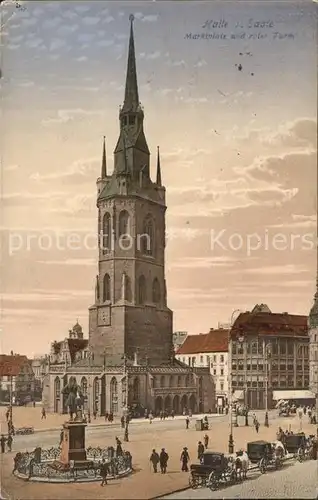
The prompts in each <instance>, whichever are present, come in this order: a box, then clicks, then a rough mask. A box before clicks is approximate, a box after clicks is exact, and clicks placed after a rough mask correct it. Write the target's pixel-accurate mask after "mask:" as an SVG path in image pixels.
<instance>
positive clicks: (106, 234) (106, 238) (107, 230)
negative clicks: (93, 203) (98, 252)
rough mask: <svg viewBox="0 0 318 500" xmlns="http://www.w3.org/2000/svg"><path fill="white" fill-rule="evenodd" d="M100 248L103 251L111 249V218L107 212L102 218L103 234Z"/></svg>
mask: <svg viewBox="0 0 318 500" xmlns="http://www.w3.org/2000/svg"><path fill="white" fill-rule="evenodd" d="M102 236H103V237H102V249H103V252H104V253H106V252H109V251H110V249H111V219H110V214H109V213H108V212H106V213H105V215H104V218H103V235H102Z"/></svg>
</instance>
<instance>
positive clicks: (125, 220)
mask: <svg viewBox="0 0 318 500" xmlns="http://www.w3.org/2000/svg"><path fill="white" fill-rule="evenodd" d="M129 221H130V218H129V213H128V212H127V210H122V211H121V212H120V214H119V236H123V235H125V234H128V235H130V227H129V226H130V224H129Z"/></svg>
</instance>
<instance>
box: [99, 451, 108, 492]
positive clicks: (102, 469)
mask: <svg viewBox="0 0 318 500" xmlns="http://www.w3.org/2000/svg"><path fill="white" fill-rule="evenodd" d="M107 473H108V465H107V464H106V462H105V459H104V458H103V460H102V464H101V466H100V475H101V476H102V482H101V483H100V485H101V486H104V484H107Z"/></svg>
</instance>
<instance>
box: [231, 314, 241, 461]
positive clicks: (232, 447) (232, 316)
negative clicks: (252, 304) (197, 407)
mask: <svg viewBox="0 0 318 500" xmlns="http://www.w3.org/2000/svg"><path fill="white" fill-rule="evenodd" d="M237 312H241V311H240V309H235V310H234V311H233V312H232V315H231V324H230V329H229V336H228V346H229V356H228V358H229V360H228V387H229V398H228V399H229V401H228V403H229V427H230V434H229V453H230V454H232V453H234V440H233V395H232V357H233V356H232V336H231V331H232V326H233V322H234V315H235V314H236V313H237ZM236 425H237V417H236Z"/></svg>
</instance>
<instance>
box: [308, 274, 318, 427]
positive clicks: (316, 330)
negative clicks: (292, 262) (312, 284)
mask: <svg viewBox="0 0 318 500" xmlns="http://www.w3.org/2000/svg"><path fill="white" fill-rule="evenodd" d="M308 327H309V339H310V342H309V351H310V370H309V374H310V375H309V385H310V389H311V391H312V392H313V394H314V395H315V399H316V402H315V406H316V420H317V422H318V279H317V286H316V293H315V297H314V304H313V306H312V308H311V310H310V313H309V318H308Z"/></svg>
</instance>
